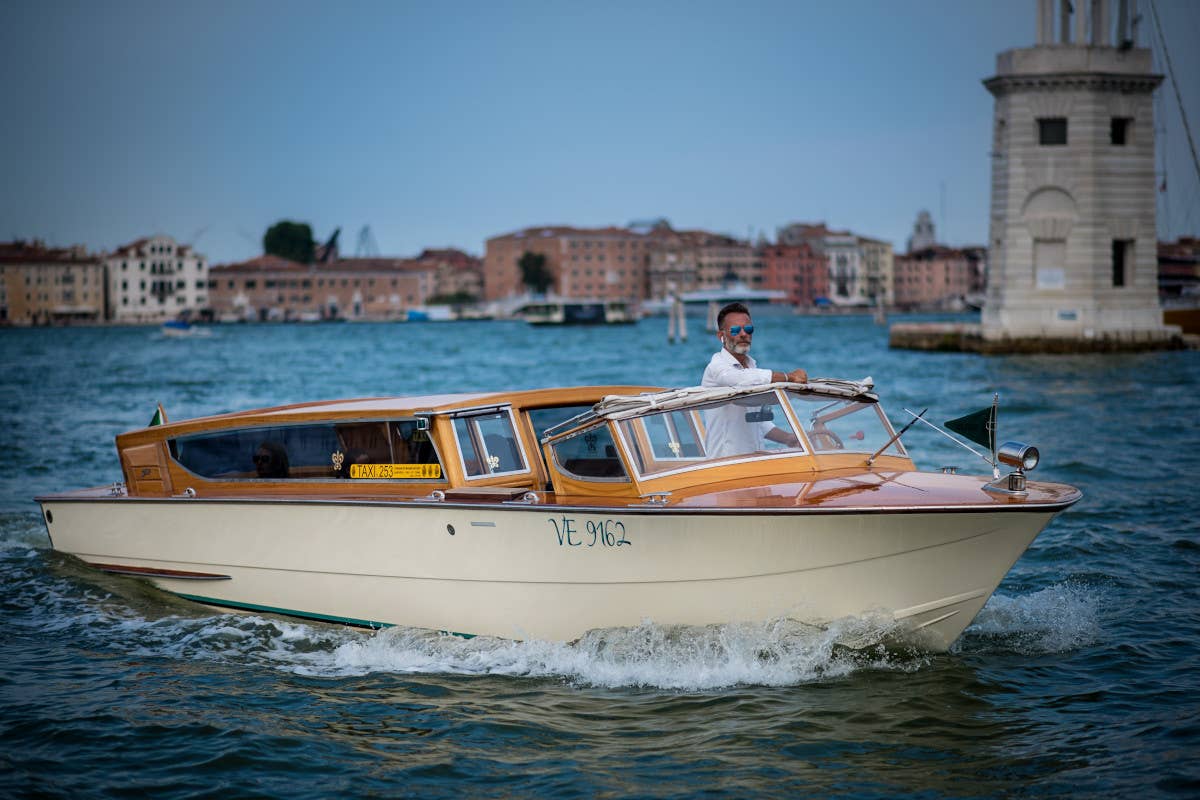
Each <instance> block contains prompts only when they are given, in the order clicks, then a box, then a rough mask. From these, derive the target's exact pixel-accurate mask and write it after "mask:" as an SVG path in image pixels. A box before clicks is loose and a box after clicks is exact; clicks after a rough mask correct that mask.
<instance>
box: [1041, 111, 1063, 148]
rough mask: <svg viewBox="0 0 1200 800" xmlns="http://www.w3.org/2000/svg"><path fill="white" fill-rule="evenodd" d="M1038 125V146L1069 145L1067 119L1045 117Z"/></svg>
mask: <svg viewBox="0 0 1200 800" xmlns="http://www.w3.org/2000/svg"><path fill="white" fill-rule="evenodd" d="M1037 123H1038V144H1041V145H1064V144H1066V143H1067V118H1066V117H1043V118H1041V119H1039V120H1038V121H1037Z"/></svg>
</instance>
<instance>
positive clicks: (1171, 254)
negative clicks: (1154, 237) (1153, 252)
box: [1158, 236, 1200, 303]
mask: <svg viewBox="0 0 1200 800" xmlns="http://www.w3.org/2000/svg"><path fill="white" fill-rule="evenodd" d="M1158 291H1159V295H1160V296H1161V297H1162V299H1163V300H1164V302H1165V301H1166V300H1167V299H1169V298H1170V299H1173V298H1180V299H1187V300H1190V302H1192V303H1197V302H1200V238H1197V237H1195V236H1181V237H1179V239H1177V240H1176V241H1174V242H1159V243H1158Z"/></svg>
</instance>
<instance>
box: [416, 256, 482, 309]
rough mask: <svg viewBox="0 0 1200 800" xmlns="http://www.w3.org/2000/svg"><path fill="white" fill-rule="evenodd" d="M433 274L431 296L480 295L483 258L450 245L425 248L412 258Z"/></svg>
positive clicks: (479, 298) (465, 296)
mask: <svg viewBox="0 0 1200 800" xmlns="http://www.w3.org/2000/svg"><path fill="white" fill-rule="evenodd" d="M413 261H415V262H416V263H418V264H420V265H423V266H425V267H426V268H428V269H429V270H430V271H431V273H432V276H433V291H432V295H431V296H430V297H427V298H426V299H427V300H428V299H431V298H442V297H459V298H467V297H470V298H472V300H473V301H478V300H481V299H482V298H483V260H482V259H480V258H479V257H478V256H473V255H471V254H470V253H464V252H463V251H462V250H457V249H454V248H442V249H426V250H422V251H421V254H420V255H419V256H417V257H416V258H415V259H413Z"/></svg>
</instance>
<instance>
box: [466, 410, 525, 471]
mask: <svg viewBox="0 0 1200 800" xmlns="http://www.w3.org/2000/svg"><path fill="white" fill-rule="evenodd" d="M454 434H455V437H456V438H457V439H458V449H459V452H460V453H461V454H462V460H463V472H464V473H465V474H466V476H467V477H468V478H481V477H488V476H491V475H503V474H507V473H512V472H527V471H528V468H527V467H526V466H525V456H524V453H523V451H522V449H521V444H520V442H518V441H517V434H516V431H515V430H514V429H513V424H512V417H511V416H510V415H509V413H508V411H493V412H488V413H483V414H472V415H470V416H465V417H458V418H456V419H455V420H454Z"/></svg>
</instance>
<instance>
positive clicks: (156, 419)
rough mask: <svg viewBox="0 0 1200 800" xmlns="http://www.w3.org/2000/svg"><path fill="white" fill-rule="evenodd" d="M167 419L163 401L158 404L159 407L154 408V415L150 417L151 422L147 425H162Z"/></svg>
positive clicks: (151, 426)
mask: <svg viewBox="0 0 1200 800" xmlns="http://www.w3.org/2000/svg"><path fill="white" fill-rule="evenodd" d="M166 421H167V412H165V411H163V407H162V403H159V404H158V408H156V409H154V416H153V417H151V418H150V424H149V425H148V426H147V427H149V428H153V427H154V426H155V425H162V424H163V423H164V422H166Z"/></svg>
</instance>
